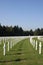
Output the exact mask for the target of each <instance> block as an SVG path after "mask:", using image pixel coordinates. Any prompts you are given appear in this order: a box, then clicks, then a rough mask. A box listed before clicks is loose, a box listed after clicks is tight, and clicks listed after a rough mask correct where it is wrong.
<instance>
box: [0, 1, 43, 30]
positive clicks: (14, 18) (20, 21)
mask: <svg viewBox="0 0 43 65" xmlns="http://www.w3.org/2000/svg"><path fill="white" fill-rule="evenodd" d="M0 23H1V24H2V25H8V26H11V25H12V26H15V25H18V26H20V27H22V28H23V29H25V30H28V29H36V28H43V0H0Z"/></svg>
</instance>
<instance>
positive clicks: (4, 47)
mask: <svg viewBox="0 0 43 65" xmlns="http://www.w3.org/2000/svg"><path fill="white" fill-rule="evenodd" d="M5 49H6V46H5V43H4V46H3V55H4V56H5V51H6V50H5Z"/></svg>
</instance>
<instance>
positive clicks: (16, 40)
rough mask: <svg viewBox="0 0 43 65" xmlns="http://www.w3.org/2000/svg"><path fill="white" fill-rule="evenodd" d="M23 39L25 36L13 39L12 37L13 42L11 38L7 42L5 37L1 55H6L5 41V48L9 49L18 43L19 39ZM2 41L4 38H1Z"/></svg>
mask: <svg viewBox="0 0 43 65" xmlns="http://www.w3.org/2000/svg"><path fill="white" fill-rule="evenodd" d="M23 39H25V37H24V38H15V39H13V42H12V40H10V42H9V41H7V39H5V42H3V43H4V45H3V55H4V56H5V55H6V41H7V50H8V51H9V50H10V48H12V47H13V46H14V45H15V44H16V43H18V42H19V41H21V40H23ZM3 41H4V39H3Z"/></svg>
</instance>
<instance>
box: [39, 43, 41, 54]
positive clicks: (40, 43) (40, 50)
mask: <svg viewBox="0 0 43 65" xmlns="http://www.w3.org/2000/svg"><path fill="white" fill-rule="evenodd" d="M39 54H41V42H40V43H39Z"/></svg>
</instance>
